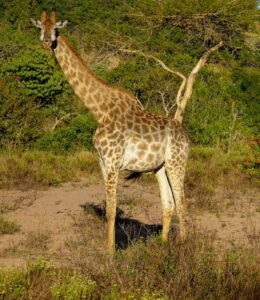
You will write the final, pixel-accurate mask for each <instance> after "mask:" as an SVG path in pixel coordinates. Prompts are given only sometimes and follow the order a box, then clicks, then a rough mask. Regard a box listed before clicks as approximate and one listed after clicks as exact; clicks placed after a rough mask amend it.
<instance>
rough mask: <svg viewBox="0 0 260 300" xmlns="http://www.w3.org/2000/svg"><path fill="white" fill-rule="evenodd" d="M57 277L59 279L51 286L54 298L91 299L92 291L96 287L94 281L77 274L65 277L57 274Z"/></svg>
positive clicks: (68, 299)
mask: <svg viewBox="0 0 260 300" xmlns="http://www.w3.org/2000/svg"><path fill="white" fill-rule="evenodd" d="M58 278H59V280H58V281H57V282H55V284H54V285H53V286H52V288H51V293H52V296H53V298H54V299H57V300H59V299H64V300H80V299H93V298H92V292H93V290H94V288H95V287H96V283H95V281H93V280H90V279H88V278H87V277H85V276H80V275H78V274H74V275H73V276H66V277H64V276H62V275H61V274H59V277H58Z"/></svg>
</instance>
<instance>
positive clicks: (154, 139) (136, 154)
mask: <svg viewBox="0 0 260 300" xmlns="http://www.w3.org/2000/svg"><path fill="white" fill-rule="evenodd" d="M166 144H167V136H166V134H165V133H164V132H163V133H160V134H159V133H158V134H157V133H154V134H153V135H147V136H138V135H130V136H128V137H127V138H126V142H125V151H124V155H123V164H122V167H121V169H124V170H129V171H136V172H145V171H150V170H153V169H156V168H157V167H159V166H160V165H161V164H163V163H164V157H165V150H166Z"/></svg>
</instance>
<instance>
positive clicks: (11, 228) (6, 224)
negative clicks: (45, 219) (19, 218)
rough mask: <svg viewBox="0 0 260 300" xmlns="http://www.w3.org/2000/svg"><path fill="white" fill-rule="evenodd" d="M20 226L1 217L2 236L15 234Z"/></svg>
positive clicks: (0, 228)
mask: <svg viewBox="0 0 260 300" xmlns="http://www.w3.org/2000/svg"><path fill="white" fill-rule="evenodd" d="M19 229H20V226H19V225H18V224H17V223H16V222H14V221H9V220H7V219H6V218H4V217H3V216H1V215H0V235H2V234H13V233H15V232H17V231H19Z"/></svg>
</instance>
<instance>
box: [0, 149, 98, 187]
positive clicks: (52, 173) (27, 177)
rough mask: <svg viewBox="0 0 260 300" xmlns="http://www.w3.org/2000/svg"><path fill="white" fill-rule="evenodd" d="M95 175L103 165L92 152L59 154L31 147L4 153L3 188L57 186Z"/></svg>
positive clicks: (0, 178) (1, 162)
mask: <svg viewBox="0 0 260 300" xmlns="http://www.w3.org/2000/svg"><path fill="white" fill-rule="evenodd" d="M90 174H91V175H90ZM95 174H99V164H98V159H97V156H96V155H95V154H93V153H92V152H83V151H82V152H78V153H76V154H73V155H72V154H71V155H55V154H53V153H51V152H45V151H31V150H27V151H24V152H19V151H11V152H5V153H3V152H2V153H1V154H0V188H20V189H29V188H33V187H46V186H54V185H58V184H61V183H63V182H68V181H75V180H78V179H79V178H80V177H84V176H85V177H90V176H92V175H95Z"/></svg>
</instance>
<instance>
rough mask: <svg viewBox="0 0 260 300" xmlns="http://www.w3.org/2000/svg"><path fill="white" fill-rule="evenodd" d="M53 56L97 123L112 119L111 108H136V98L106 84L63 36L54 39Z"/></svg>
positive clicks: (112, 110) (112, 109)
mask: <svg viewBox="0 0 260 300" xmlns="http://www.w3.org/2000/svg"><path fill="white" fill-rule="evenodd" d="M54 53H55V56H56V58H57V60H58V62H59V64H60V66H61V68H62V70H63V72H64V74H65V76H66V78H67V80H68V82H69V84H70V85H71V87H72V88H73V90H74V92H75V94H76V95H77V96H78V97H79V98H80V99H81V100H82V101H83V103H84V104H85V105H86V107H87V108H88V109H89V110H90V112H91V113H92V114H93V115H94V117H95V119H96V120H97V122H98V123H100V124H101V123H103V122H104V120H105V119H107V118H113V117H112V115H113V112H115V108H116V107H118V108H120V107H121V110H122V109H123V110H124V109H126V108H127V107H129V106H132V107H133V106H135V107H138V109H140V105H139V104H138V102H137V101H136V99H135V98H134V97H133V96H132V95H131V94H129V93H128V92H126V91H123V90H120V89H118V88H115V87H112V86H109V85H108V84H107V83H105V82H104V81H102V80H101V79H99V78H97V77H96V76H95V75H94V74H93V72H92V71H91V70H90V69H89V67H88V66H87V64H86V63H85V62H84V61H83V60H82V59H81V58H80V57H79V56H78V55H77V54H76V53H75V52H74V51H73V49H72V48H71V46H70V45H69V43H68V41H67V40H66V38H65V37H64V36H59V37H58V38H57V47H56V48H55V50H54Z"/></svg>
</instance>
